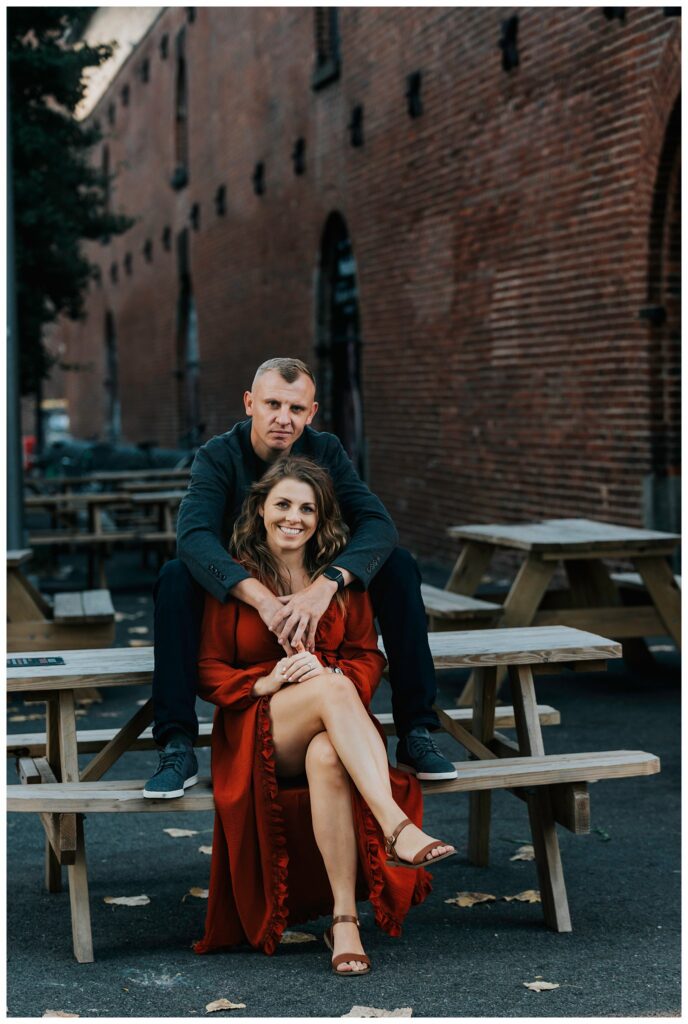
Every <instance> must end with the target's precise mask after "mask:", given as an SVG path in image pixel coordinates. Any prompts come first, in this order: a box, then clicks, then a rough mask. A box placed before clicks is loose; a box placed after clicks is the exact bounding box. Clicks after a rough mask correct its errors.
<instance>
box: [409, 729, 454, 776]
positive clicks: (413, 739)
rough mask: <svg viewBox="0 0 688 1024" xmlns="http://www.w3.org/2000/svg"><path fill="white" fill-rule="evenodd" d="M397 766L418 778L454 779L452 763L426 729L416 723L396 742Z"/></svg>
mask: <svg viewBox="0 0 688 1024" xmlns="http://www.w3.org/2000/svg"><path fill="white" fill-rule="evenodd" d="M397 768H400V769H401V771H402V772H410V773H411V774H412V775H415V776H416V777H417V778H419V779H424V780H426V781H429V782H439V781H440V780H441V779H455V778H456V776H457V771H456V768H455V767H454V765H453V764H452V763H451V761H449V760H448V759H447V758H446V757H445V756H444V754H443V753H441V751H440V750H439V749H438V748H437V746H436V745H435V741H434V740H433V739H432V737H431V735H430V732H429V730H428V729H426V728H424V726H422V725H417V726H416V727H415V729H411V731H410V732H409V733H408V734H407V735H406V736H404V738H403V739H402V740H399V743H398V744H397Z"/></svg>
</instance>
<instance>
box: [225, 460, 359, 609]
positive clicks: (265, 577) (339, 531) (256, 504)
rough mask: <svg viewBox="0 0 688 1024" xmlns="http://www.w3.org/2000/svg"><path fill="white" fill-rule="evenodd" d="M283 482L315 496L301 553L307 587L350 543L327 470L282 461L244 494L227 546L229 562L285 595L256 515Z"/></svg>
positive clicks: (308, 463) (284, 583) (310, 463)
mask: <svg viewBox="0 0 688 1024" xmlns="http://www.w3.org/2000/svg"><path fill="white" fill-rule="evenodd" d="M286 479H291V480H299V481H301V482H302V483H304V484H309V485H310V486H311V487H312V488H313V493H314V494H315V507H316V511H317V516H318V523H317V526H316V529H315V533H314V534H313V536H312V537H311V539H310V540H309V541H308V543H307V545H306V550H305V552H304V568H305V570H306V572H307V574H308V577H309V579H310V580H311V581H312V580H315V579H317V577H318V576H320V575H321V573H322V572H323V570H325V569H326V568H327V567H328V566H329V565H332V563H333V561H334V559H335V558H336V557H337V555H338V554H339V553H340V552H341V551H342V550H343V549H344V548H345V547H346V544H347V542H348V540H349V530H348V527H347V525H346V523H345V522H344V520H343V519H342V514H341V512H340V510H339V505H338V503H337V499H336V497H335V493H334V485H333V483H332V478H331V476H330V474H329V473H328V472H327V470H325V469H323V468H322V466H319V465H318V464H317V463H316V462H313V461H312V460H311V459H307V458H305V457H304V456H302V455H286V456H284V457H283V458H281V459H279V460H278V461H277V462H275V463H274V465H272V466H271V467H270V469H269V470H268V471H267V473H265V475H264V476H263V477H262V478H261V479H260V480H258V481H257V482H256V483H254V484H253V486H252V487H251V490H250V491H249V492H248V494H247V496H246V498H245V500H244V504H243V506H242V508H241V512H240V514H239V517H238V519H237V521H236V523H235V524H234V531H233V533H232V539H231V542H230V551H231V552H232V554H233V555H234V557H235V558H236V559H237V560H238V561H239V562H241V564H242V565H243V566H244V568H245V569H247V570H248V572H250V573H251V575H252V576H254V577H255V578H256V579H257V580H260V582H261V583H263V584H264V585H265V586H266V587H268V588H269V589H270V590H272V592H273V593H274V594H288V593H289V592H290V586H289V581H288V578H286V577H285V575H284V573H283V571H282V570H281V569H280V566H279V563H278V561H277V559H276V558H275V556H274V555H273V554H272V552H271V551H270V548H269V547H268V543H267V536H266V533H265V524H264V523H263V518H262V516H261V514H260V511H259V510H260V509H261V508H262V507H263V505H264V504H265V501H266V499H267V496H268V495H269V493H270V491H271V490H272V489H273V487H274V486H275V484H277V483H279V481H280V480H286ZM344 593H346V591H344ZM342 598H343V595H342V594H341V593H338V594H337V599H338V603H339V605H340V607H342V608H343V606H344V601H343V599H342Z"/></svg>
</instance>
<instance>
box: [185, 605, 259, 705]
mask: <svg viewBox="0 0 688 1024" xmlns="http://www.w3.org/2000/svg"><path fill="white" fill-rule="evenodd" d="M237 620H238V605H237V602H236V601H234V600H231V599H230V600H229V601H228V602H227V603H226V604H221V603H220V601H218V600H216V598H214V597H212V596H211V595H210V594H208V595H207V596H206V599H205V610H204V613H203V628H202V631H201V646H200V651H199V659H198V692H199V695H200V696H201V697H202V698H203V699H204V700H207V701H208V702H209V703H210V704H216V705H217V706H218V707H220V708H227V709H228V710H230V711H241V710H243V709H244V708H247V707H249V706H250V705H251V704H254V703H255V702H256V701H257V700H259V698H258V697H255V696H254V695H253V693H252V690H253V686H254V683H255V682H256V680H258V679H260V677H261V676H266V675H269V674H270V672H272V670H273V668H274V667H275V663H276V660H277V659H272V660H267V661H259V662H256V663H255V664H252V665H248V666H244V667H241V666H239V665H237V651H236V628H237Z"/></svg>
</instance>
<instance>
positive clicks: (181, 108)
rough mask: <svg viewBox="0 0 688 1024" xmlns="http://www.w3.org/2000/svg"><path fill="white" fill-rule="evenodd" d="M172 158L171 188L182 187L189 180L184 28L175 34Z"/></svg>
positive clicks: (187, 98)
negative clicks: (173, 161)
mask: <svg viewBox="0 0 688 1024" xmlns="http://www.w3.org/2000/svg"><path fill="white" fill-rule="evenodd" d="M174 159H175V168H174V173H173V174H172V181H171V184H172V188H174V189H179V188H184V186H185V185H186V184H187V183H188V181H189V97H188V83H187V68H186V39H185V34H184V29H182V30H181V31H180V32H179V33H178V35H177V67H176V73H175V85H174Z"/></svg>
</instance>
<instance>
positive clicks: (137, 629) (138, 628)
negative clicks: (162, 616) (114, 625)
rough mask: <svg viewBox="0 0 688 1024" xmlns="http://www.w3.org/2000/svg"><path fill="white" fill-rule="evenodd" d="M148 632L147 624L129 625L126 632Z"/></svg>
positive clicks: (141, 633)
mask: <svg viewBox="0 0 688 1024" xmlns="http://www.w3.org/2000/svg"><path fill="white" fill-rule="evenodd" d="M149 632H150V630H149V629H148V626H129V627H128V628H127V633H139V634H140V635H143V634H144V633H149Z"/></svg>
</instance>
